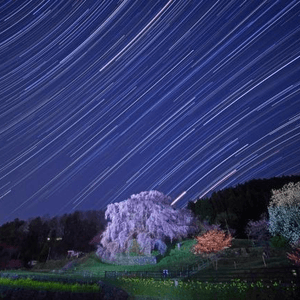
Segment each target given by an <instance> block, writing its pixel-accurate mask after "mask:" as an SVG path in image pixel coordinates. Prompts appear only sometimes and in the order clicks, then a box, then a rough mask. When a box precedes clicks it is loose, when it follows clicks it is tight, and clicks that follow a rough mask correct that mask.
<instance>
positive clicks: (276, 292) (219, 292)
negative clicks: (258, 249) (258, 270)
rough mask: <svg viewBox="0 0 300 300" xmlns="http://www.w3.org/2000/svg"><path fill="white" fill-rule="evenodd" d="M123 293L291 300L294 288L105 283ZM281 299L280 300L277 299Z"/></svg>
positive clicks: (133, 281)
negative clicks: (122, 290)
mask: <svg viewBox="0 0 300 300" xmlns="http://www.w3.org/2000/svg"><path fill="white" fill-rule="evenodd" d="M109 282H110V283H111V284H114V285H116V286H118V287H121V288H122V289H124V290H126V291H127V292H128V293H129V295H130V296H131V297H130V299H138V300H142V299H149V300H150V299H153V300H154V299H155V300H156V299H157V300H158V299H161V300H162V299H165V300H167V299H174V300H180V299H182V300H183V299H201V300H205V299H209V300H211V299H218V300H219V299H224V300H233V299H269V300H270V299H288V298H287V297H288V296H289V297H290V299H293V298H294V297H295V295H296V291H295V289H296V286H295V285H292V286H289V287H282V286H281V285H280V284H278V283H277V282H273V283H271V284H264V283H263V282H262V281H258V282H255V283H246V282H243V281H241V280H238V279H237V280H232V281H231V282H230V283H222V282H220V283H207V282H200V281H192V280H190V281H188V282H182V281H179V282H178V286H175V284H174V281H173V280H163V281H155V280H153V279H133V278H131V279H129V278H128V279H115V280H110V281H109ZM279 296H281V298H278V297H279Z"/></svg>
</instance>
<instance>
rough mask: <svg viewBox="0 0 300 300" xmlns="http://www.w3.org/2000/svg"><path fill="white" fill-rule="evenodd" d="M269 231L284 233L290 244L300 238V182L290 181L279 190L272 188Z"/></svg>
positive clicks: (274, 233) (277, 233)
mask: <svg viewBox="0 0 300 300" xmlns="http://www.w3.org/2000/svg"><path fill="white" fill-rule="evenodd" d="M268 212H269V228H268V229H269V232H270V234H271V235H272V236H275V235H282V236H283V237H285V238H286V239H288V240H289V242H290V244H292V245H293V244H294V245H295V244H296V243H298V242H299V239H300V182H297V183H296V184H295V183H293V182H290V183H288V184H286V185H284V186H283V187H282V189H279V190H272V197H271V202H270V204H269V206H268Z"/></svg>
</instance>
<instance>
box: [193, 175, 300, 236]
mask: <svg viewBox="0 0 300 300" xmlns="http://www.w3.org/2000/svg"><path fill="white" fill-rule="evenodd" d="M298 181H300V176H283V177H273V178H270V179H253V180H250V181H248V182H246V183H243V184H239V185H237V186H235V187H231V188H226V189H224V190H220V191H218V192H214V193H213V194H212V195H211V196H210V197H208V198H204V199H197V200H196V202H194V201H190V202H189V203H188V208H189V209H191V210H192V211H193V212H194V214H195V215H196V216H197V217H198V218H199V219H200V221H204V220H206V221H208V222H209V223H210V224H217V223H218V224H221V227H222V228H223V229H226V227H227V225H228V227H229V228H233V229H235V230H236V233H235V236H236V237H237V238H247V236H246V235H245V232H244V230H245V227H246V224H247V223H248V221H249V220H253V221H257V220H259V219H260V218H261V217H262V216H265V217H266V218H268V209H267V208H268V205H269V202H270V199H271V195H272V193H271V191H272V189H280V188H282V187H283V185H285V184H287V183H289V182H294V183H296V182H298ZM226 223H227V224H226Z"/></svg>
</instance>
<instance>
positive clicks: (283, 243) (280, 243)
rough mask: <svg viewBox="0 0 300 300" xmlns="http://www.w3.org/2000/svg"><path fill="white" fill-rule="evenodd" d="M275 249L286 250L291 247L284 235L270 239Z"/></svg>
mask: <svg viewBox="0 0 300 300" xmlns="http://www.w3.org/2000/svg"><path fill="white" fill-rule="evenodd" d="M270 242H271V246H272V247H273V248H286V247H288V246H289V241H288V239H286V238H285V237H284V236H282V235H276V236H273V237H272V238H271V239H270Z"/></svg>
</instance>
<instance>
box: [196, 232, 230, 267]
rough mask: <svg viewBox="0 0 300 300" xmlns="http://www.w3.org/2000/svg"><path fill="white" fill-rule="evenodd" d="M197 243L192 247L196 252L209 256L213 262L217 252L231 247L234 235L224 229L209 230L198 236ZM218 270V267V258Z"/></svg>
mask: <svg viewBox="0 0 300 300" xmlns="http://www.w3.org/2000/svg"><path fill="white" fill-rule="evenodd" d="M196 240H197V244H196V245H194V247H192V252H193V253H194V254H198V255H199V254H200V255H203V256H204V257H208V258H209V259H210V260H211V261H212V262H213V259H214V257H215V255H216V254H217V253H219V252H220V251H222V250H224V249H226V248H229V247H231V242H232V236H231V235H230V234H226V233H225V232H224V231H222V230H218V229H213V230H209V231H207V232H206V233H204V234H203V235H201V236H197V237H196ZM215 267H216V270H217V268H218V265H217V260H216V266H215Z"/></svg>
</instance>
